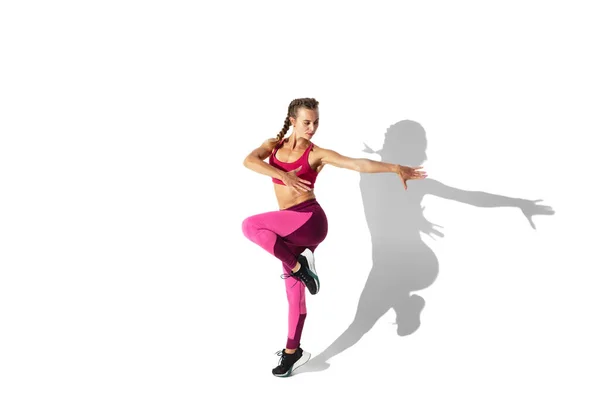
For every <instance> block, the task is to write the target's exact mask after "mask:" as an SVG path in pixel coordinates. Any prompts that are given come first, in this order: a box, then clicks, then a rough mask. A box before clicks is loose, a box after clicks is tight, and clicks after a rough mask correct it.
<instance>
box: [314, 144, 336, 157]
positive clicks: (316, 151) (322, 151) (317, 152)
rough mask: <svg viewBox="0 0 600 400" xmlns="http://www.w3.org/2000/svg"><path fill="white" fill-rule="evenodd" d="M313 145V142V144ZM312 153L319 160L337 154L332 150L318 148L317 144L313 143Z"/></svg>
mask: <svg viewBox="0 0 600 400" xmlns="http://www.w3.org/2000/svg"><path fill="white" fill-rule="evenodd" d="M311 143H312V142H311ZM312 151H313V153H314V155H316V156H317V157H319V158H322V157H325V156H327V155H328V154H332V153H335V152H334V151H333V150H330V149H326V148H324V147H320V146H317V145H316V144H314V143H312Z"/></svg>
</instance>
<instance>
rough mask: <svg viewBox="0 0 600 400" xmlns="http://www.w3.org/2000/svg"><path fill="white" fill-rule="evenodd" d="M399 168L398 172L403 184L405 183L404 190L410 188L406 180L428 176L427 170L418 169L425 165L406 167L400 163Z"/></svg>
mask: <svg viewBox="0 0 600 400" xmlns="http://www.w3.org/2000/svg"><path fill="white" fill-rule="evenodd" d="M397 167H398V169H397V171H396V173H397V174H398V176H399V177H400V180H401V181H402V184H403V185H404V190H407V189H408V186H406V181H407V180H409V179H425V178H426V177H427V173H426V172H425V171H418V170H419V169H421V168H423V167H415V168H412V167H405V166H403V165H398V166H397Z"/></svg>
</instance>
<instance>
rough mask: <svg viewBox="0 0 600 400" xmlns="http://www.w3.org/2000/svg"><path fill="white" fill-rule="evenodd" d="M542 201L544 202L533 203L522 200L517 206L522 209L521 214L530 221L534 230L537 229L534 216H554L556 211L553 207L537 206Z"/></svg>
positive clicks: (536, 201) (535, 201)
mask: <svg viewBox="0 0 600 400" xmlns="http://www.w3.org/2000/svg"><path fill="white" fill-rule="evenodd" d="M540 201H542V200H534V201H532V200H525V199H520V200H519V204H518V205H517V206H518V207H519V208H520V209H521V212H522V213H523V215H525V218H527V221H529V225H531V227H532V228H533V229H535V224H534V223H533V218H532V217H533V216H534V215H553V214H554V210H553V209H552V207H550V206H542V205H539V204H536V203H538V202H540Z"/></svg>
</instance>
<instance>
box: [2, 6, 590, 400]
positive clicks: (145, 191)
mask: <svg viewBox="0 0 600 400" xmlns="http://www.w3.org/2000/svg"><path fill="white" fill-rule="evenodd" d="M592 4H593V2H591V1H590V2H573V1H570V2H566V1H565V2H553V1H543V2H542V1H539V2H532V1H514V2H512V1H504V2H494V3H492V2H480V1H479V2H476V1H472V2H465V1H452V2H431V1H420V2H399V1H393V2H392V1H390V2H380V1H369V2H341V1H340V2H333V1H331V2H316V1H314V2H313V1H294V2H288V1H286V2H273V3H268V2H264V1H252V2H242V1H236V2H233V1H229V2H193V1H188V2H184V1H168V2H167V1H162V2H160V1H144V2H142V1H137V2H136V1H103V2H75V1H71V2H68V1H56V2H32V1H19V2H17V1H8V2H3V3H2V6H0V57H1V63H0V70H1V74H0V107H1V108H0V134H1V139H0V268H1V270H0V271H1V276H0V398H2V399H6V400H13V399H46V398H60V399H198V398H219V399H220V398H228V399H229V398H239V397H241V396H247V395H250V396H253V397H254V396H258V397H259V398H264V399H275V398H331V396H343V397H346V398H347V397H350V396H352V397H353V398H354V397H356V396H358V397H361V398H362V397H363V396H369V397H370V398H379V397H385V398H411V399H440V398H449V397H455V398H463V399H481V398H486V399H506V398H512V399H531V398H542V397H548V396H552V397H553V398H576V399H592V398H598V397H597V396H598V395H599V394H600V391H599V390H598V387H597V384H596V383H594V382H593V380H594V379H597V377H598V363H597V360H598V357H599V356H600V351H599V350H600V349H599V345H598V337H599V336H600V326H599V323H598V304H599V301H600V295H599V294H598V290H597V286H598V277H599V276H600V274H599V273H598V267H599V265H598V261H597V251H595V250H596V249H597V232H596V230H597V226H598V222H599V221H598V211H597V210H598V209H597V198H596V197H595V193H597V189H596V180H597V174H596V173H597V172H598V167H597V164H596V163H595V161H594V158H595V155H596V153H597V147H596V146H595V145H594V143H596V139H597V136H598V133H600V131H599V127H600V122H599V119H598V110H599V109H600V104H599V103H600V98H599V90H600V78H599V74H598V71H600V62H599V60H598V50H597V49H598V48H599V47H598V46H599V45H598V40H597V38H598V37H600V27H599V26H598V18H597V13H594V12H593V8H592ZM297 97H315V98H316V99H317V100H319V102H320V114H321V125H320V127H319V131H318V132H317V135H316V136H315V137H314V139H313V140H314V142H315V143H317V144H319V145H320V146H322V147H326V148H332V149H335V150H337V151H338V152H340V153H342V154H344V155H347V156H351V157H370V158H373V159H377V156H375V155H366V153H363V152H362V149H363V142H364V143H367V144H368V145H369V146H371V147H372V148H373V149H375V150H377V149H379V148H380V147H381V144H382V142H383V138H384V135H385V132H386V129H387V128H388V127H389V126H390V125H392V124H395V123H397V122H399V121H402V120H412V121H415V122H417V123H418V124H420V125H421V126H422V127H423V129H424V130H425V132H426V134H427V140H428V148H427V157H428V160H427V161H426V162H425V163H424V167H425V169H426V171H427V172H428V174H429V176H430V177H431V178H432V179H436V180H438V181H440V182H443V183H444V184H446V185H448V186H451V187H455V188H459V189H464V190H472V191H482V192H487V193H493V194H498V195H503V196H509V197H518V198H523V199H529V200H537V199H542V200H543V201H542V202H540V204H543V205H546V206H549V207H552V209H553V210H554V211H555V214H554V215H552V216H536V217H534V222H535V224H536V228H537V229H535V230H534V229H532V228H531V226H530V225H529V223H528V221H527V219H526V218H525V217H524V216H523V214H521V212H520V211H519V209H516V208H511V207H506V208H477V207H472V206H469V205H466V204H463V203H459V202H454V201H449V200H444V199H440V198H437V197H434V196H426V197H425V198H424V200H423V204H422V205H423V206H425V207H426V211H425V214H426V217H427V218H428V219H429V220H430V221H432V222H433V223H436V224H438V225H441V226H443V228H440V229H441V230H442V232H443V233H444V235H445V236H444V237H443V238H437V240H434V239H432V238H430V237H428V236H423V241H424V242H425V243H427V245H428V246H429V247H430V248H431V249H432V251H433V252H434V253H435V254H436V256H437V258H438V260H439V275H438V276H437V279H436V280H435V282H433V284H432V285H431V286H429V287H428V288H426V289H424V290H422V291H420V292H419V295H420V296H422V297H423V298H424V299H425V301H426V306H425V308H424V310H423V312H422V314H421V327H420V328H419V329H418V330H417V331H416V332H415V333H414V334H412V335H409V336H404V337H400V336H398V335H396V331H395V326H394V325H393V323H394V321H395V319H394V318H395V317H394V315H393V313H392V312H389V313H387V314H385V315H384V316H383V317H382V318H381V319H380V320H379V321H378V322H377V323H376V324H375V326H374V327H373V328H372V329H371V330H370V331H369V332H368V333H367V334H366V335H364V336H363V337H362V338H361V339H360V340H359V341H358V342H357V343H356V344H355V345H354V346H352V347H350V348H348V349H347V350H346V351H344V352H342V353H340V354H338V355H337V356H336V357H334V358H332V359H330V360H329V361H328V362H329V365H330V366H329V368H327V369H325V370H322V371H319V372H310V373H306V372H305V373H299V374H298V375H296V376H293V377H292V378H289V379H277V378H274V377H273V376H272V375H271V372H270V370H271V368H273V367H274V366H275V365H276V363H277V361H278V357H276V356H275V355H274V354H273V353H274V352H275V351H277V350H279V349H281V348H282V347H283V346H284V344H285V337H286V333H287V321H286V299H285V292H284V286H283V281H282V280H281V279H280V277H279V274H280V263H279V261H277V260H276V259H274V258H273V257H272V256H270V255H269V254H268V253H266V252H264V250H262V249H260V248H259V247H258V246H256V245H255V244H253V243H251V242H249V241H248V240H247V239H246V238H245V237H244V236H243V234H242V232H241V222H242V220H243V219H244V218H245V217H247V216H250V215H253V214H257V213H261V212H265V211H271V210H274V209H276V208H277V204H276V201H275V198H274V196H273V191H272V184H271V183H270V181H269V178H267V177H264V176H261V175H259V174H256V173H253V172H251V171H250V170H248V169H245V168H244V167H243V165H242V161H243V158H244V157H245V156H246V155H247V154H248V153H249V152H250V151H251V150H252V149H254V148H255V147H257V146H258V145H259V144H260V143H262V141H263V140H265V139H267V138H269V137H274V136H275V135H276V134H277V132H279V130H280V129H281V126H282V124H283V120H284V118H285V113H286V111H287V106H288V104H289V102H290V101H291V100H292V99H294V98H297ZM358 182H359V175H358V174H357V173H355V172H353V171H349V170H340V169H335V168H333V167H331V168H330V169H325V170H324V171H323V172H322V174H321V175H320V177H319V180H318V182H317V189H316V194H317V198H318V199H319V201H320V203H321V205H322V206H323V207H324V209H325V210H326V212H327V215H328V217H329V223H330V231H329V236H328V238H327V239H326V241H325V242H324V243H323V244H322V245H321V247H320V248H319V250H318V253H317V266H318V270H319V272H320V276H321V280H322V285H323V288H322V291H321V292H320V293H319V294H318V295H317V296H314V297H313V296H309V297H308V298H307V303H308V318H307V320H306V325H305V329H304V335H303V339H302V343H303V347H304V348H305V349H306V350H308V351H309V352H311V353H313V355H317V354H319V353H320V352H321V351H323V350H324V349H325V348H326V347H327V346H329V345H330V344H331V343H332V342H333V341H334V340H335V339H336V338H338V337H339V336H340V334H341V333H342V332H343V331H344V330H345V329H346V328H347V327H348V324H349V323H350V322H351V321H352V318H353V316H354V313H355V312H356V306H357V302H358V299H359V295H360V293H361V290H362V289H363V287H364V284H365V280H366V277H367V275H368V273H369V271H370V269H371V266H372V264H370V263H371V258H370V257H371V247H370V246H371V243H370V236H369V230H368V228H367V225H366V222H365V215H364V212H363V208H362V202H361V196H360V190H359V187H358ZM399 184H400V183H399ZM409 190H410V185H409ZM209 393H212V394H209Z"/></svg>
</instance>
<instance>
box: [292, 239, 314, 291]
mask: <svg viewBox="0 0 600 400" xmlns="http://www.w3.org/2000/svg"><path fill="white" fill-rule="evenodd" d="M298 262H299V263H300V269H299V270H298V271H296V272H293V273H292V276H293V277H295V278H297V279H300V280H301V281H302V282H303V283H304V285H305V286H306V288H307V289H308V291H309V292H310V294H317V293H318V292H319V288H320V286H321V285H320V284H319V277H318V276H317V270H316V268H315V256H314V255H313V252H312V251H310V250H309V249H306V250H304V251H303V252H302V254H300V255H299V256H298Z"/></svg>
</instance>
